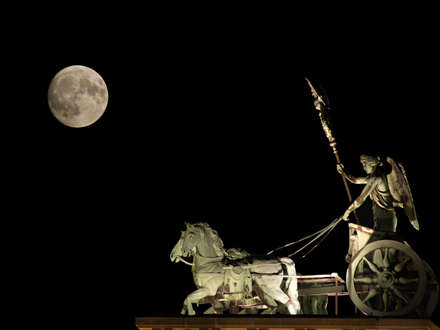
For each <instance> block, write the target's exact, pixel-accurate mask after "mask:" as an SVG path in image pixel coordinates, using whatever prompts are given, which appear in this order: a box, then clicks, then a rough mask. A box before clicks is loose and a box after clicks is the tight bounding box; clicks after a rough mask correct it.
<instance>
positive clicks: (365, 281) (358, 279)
mask: <svg viewBox="0 0 440 330" xmlns="http://www.w3.org/2000/svg"><path fill="white" fill-rule="evenodd" d="M354 282H355V283H362V284H374V283H377V278H373V277H355V278H354Z"/></svg>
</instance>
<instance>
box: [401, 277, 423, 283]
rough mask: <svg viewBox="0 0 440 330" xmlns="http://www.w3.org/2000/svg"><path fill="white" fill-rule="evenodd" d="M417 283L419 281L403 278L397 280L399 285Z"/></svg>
mask: <svg viewBox="0 0 440 330" xmlns="http://www.w3.org/2000/svg"><path fill="white" fill-rule="evenodd" d="M418 281H419V279H418V278H405V277H400V278H399V283H401V284H408V283H417V282H418Z"/></svg>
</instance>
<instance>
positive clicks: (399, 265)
mask: <svg viewBox="0 0 440 330" xmlns="http://www.w3.org/2000/svg"><path fill="white" fill-rule="evenodd" d="M408 261H409V258H405V259H403V261H402V262H400V263H398V264H397V265H396V266H394V271H395V272H396V273H400V272H401V271H402V270H403V268H404V267H405V264H406V263H407V262H408Z"/></svg>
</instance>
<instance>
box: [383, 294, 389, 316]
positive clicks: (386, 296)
mask: <svg viewBox="0 0 440 330" xmlns="http://www.w3.org/2000/svg"><path fill="white" fill-rule="evenodd" d="M382 300H383V310H384V312H386V311H387V307H388V293H387V291H384V292H383V293H382Z"/></svg>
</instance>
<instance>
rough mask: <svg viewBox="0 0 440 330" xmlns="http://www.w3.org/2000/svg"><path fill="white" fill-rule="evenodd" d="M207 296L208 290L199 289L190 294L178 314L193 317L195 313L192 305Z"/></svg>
mask: <svg viewBox="0 0 440 330" xmlns="http://www.w3.org/2000/svg"><path fill="white" fill-rule="evenodd" d="M209 294H210V290H209V289H208V288H200V289H198V290H196V291H194V292H192V293H190V294H189V295H188V296H187V297H186V299H185V301H184V302H183V308H182V311H181V312H180V314H183V315H185V314H186V313H188V315H195V314H196V312H195V311H194V308H193V307H192V304H194V303H197V302H198V301H199V300H200V299H203V298H205V297H207V296H209Z"/></svg>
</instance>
